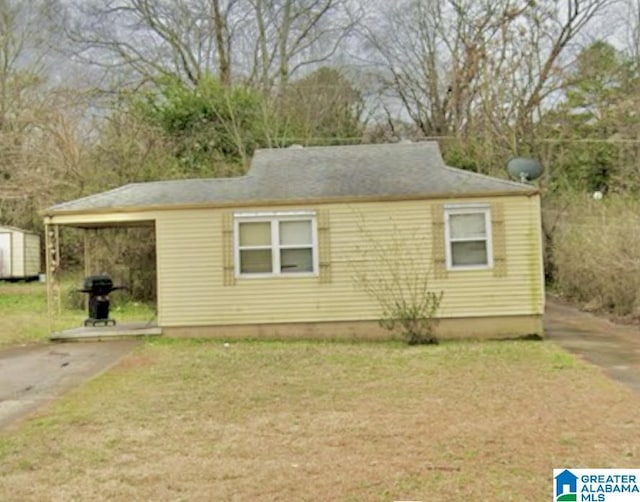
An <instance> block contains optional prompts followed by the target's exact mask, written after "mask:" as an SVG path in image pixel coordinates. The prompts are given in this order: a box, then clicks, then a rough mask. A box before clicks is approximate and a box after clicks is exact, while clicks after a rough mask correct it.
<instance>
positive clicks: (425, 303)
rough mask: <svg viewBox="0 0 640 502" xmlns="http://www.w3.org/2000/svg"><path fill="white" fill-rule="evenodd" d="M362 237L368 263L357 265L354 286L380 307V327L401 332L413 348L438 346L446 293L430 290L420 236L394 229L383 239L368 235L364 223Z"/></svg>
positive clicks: (362, 224) (423, 244)
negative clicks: (414, 346) (441, 307)
mask: <svg viewBox="0 0 640 502" xmlns="http://www.w3.org/2000/svg"><path fill="white" fill-rule="evenodd" d="M361 218H362V216H361ZM360 233H361V235H362V239H361V240H362V242H363V243H365V245H364V246H363V248H362V249H361V250H360V255H361V256H362V257H363V258H364V260H363V261H361V262H358V263H354V270H355V276H354V282H355V284H356V286H357V287H358V288H359V289H361V290H362V291H364V292H365V293H367V295H369V297H370V298H372V299H373V300H375V301H376V302H377V303H378V305H379V306H380V309H381V316H380V320H379V323H380V326H382V327H383V328H384V329H386V330H389V331H391V332H399V333H400V334H401V335H402V337H403V338H404V339H405V340H406V341H407V343H408V344H409V345H418V344H435V343H438V338H437V337H436V334H435V331H434V330H435V327H436V325H437V322H438V319H437V318H436V315H437V313H438V309H439V308H440V303H441V302H442V297H443V292H442V291H440V292H434V291H431V289H430V287H429V279H430V270H429V267H428V264H427V263H426V262H425V257H424V255H423V253H422V250H424V249H426V248H427V246H426V243H425V242H422V241H423V239H420V238H418V237H417V235H419V233H418V232H417V231H415V230H413V231H411V230H410V231H409V232H407V230H405V231H400V230H399V229H398V228H397V227H396V226H394V227H393V229H391V230H390V232H389V234H388V235H387V236H386V238H384V239H382V238H379V237H378V236H375V235H372V234H371V233H370V232H368V231H367V230H366V229H365V225H364V222H361V224H360ZM420 235H421V234H420Z"/></svg>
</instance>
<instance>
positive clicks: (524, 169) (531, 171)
mask: <svg viewBox="0 0 640 502" xmlns="http://www.w3.org/2000/svg"><path fill="white" fill-rule="evenodd" d="M507 171H508V172H509V174H510V175H511V176H512V177H513V178H515V179H517V180H518V181H520V182H522V183H525V182H527V181H533V180H535V179H537V178H539V177H540V175H541V174H542V165H541V164H540V162H538V161H537V160H536V159H531V158H529V157H514V158H512V159H510V160H509V162H507Z"/></svg>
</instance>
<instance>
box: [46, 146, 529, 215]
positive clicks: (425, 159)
mask: <svg viewBox="0 0 640 502" xmlns="http://www.w3.org/2000/svg"><path fill="white" fill-rule="evenodd" d="M533 191H535V188H534V187H532V186H530V185H525V184H521V183H515V182H512V181H506V180H501V179H497V178H491V177H489V176H484V175H480V174H476V173H472V172H469V171H464V170H461V169H456V168H453V167H448V166H446V165H445V164H444V162H443V160H442V156H441V155H440V149H439V148H438V145H437V143H435V142H422V143H395V144H376V145H351V146H330V147H305V148H301V147H299V148H295V147H293V148H282V149H268V150H257V151H256V153H255V155H254V157H253V161H252V165H251V169H250V170H249V172H248V174H247V175H246V176H241V177H236V178H212V179H190V180H173V181H154V182H148V183H132V184H129V185H124V186H122V187H120V188H116V189H114V190H109V191H107V192H102V193H98V194H95V195H90V196H88V197H83V198H81V199H76V200H73V201H70V202H64V203H61V204H57V205H55V206H52V207H50V208H48V209H47V210H46V211H45V214H54V213H62V212H67V211H74V212H75V211H82V212H91V211H92V210H100V211H103V210H106V209H126V208H127V207H131V208H133V207H136V208H140V207H154V206H171V205H198V204H208V205H211V204H213V205H215V204H220V205H224V204H229V203H247V204H250V203H255V202H260V201H269V202H271V201H273V202H274V203H277V202H278V201H282V202H285V201H301V200H318V199H357V198H378V197H379V198H381V199H384V198H400V197H406V198H411V197H427V196H438V195H439V194H443V195H447V196H451V195H461V196H464V195H465V194H482V193H492V194H495V193H514V194H515V193H530V192H533Z"/></svg>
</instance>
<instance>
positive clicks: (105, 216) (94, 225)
mask: <svg viewBox="0 0 640 502" xmlns="http://www.w3.org/2000/svg"><path fill="white" fill-rule="evenodd" d="M82 200H83V199H79V201H82ZM65 206H66V204H59V205H57V206H53V207H52V208H49V209H47V210H45V211H44V212H43V213H42V214H43V217H44V226H45V260H46V285H47V313H48V324H49V337H50V339H51V340H55V341H71V340H100V339H108V338H121V337H138V336H139V337H143V336H157V335H160V334H162V330H161V329H160V328H159V327H158V326H157V324H156V321H155V319H153V320H149V321H147V322H144V321H127V320H126V319H124V320H123V321H122V322H120V321H118V323H117V324H116V325H115V326H81V327H74V328H71V329H64V330H60V331H57V326H58V324H59V323H58V322H57V321H58V319H59V317H60V315H61V312H62V288H61V274H62V271H63V263H62V254H61V228H63V227H67V228H74V229H79V230H81V231H82V234H83V235H82V239H83V245H82V247H83V252H84V253H83V254H84V256H83V266H84V275H85V276H88V275H92V274H96V273H98V272H101V271H99V270H96V264H95V263H94V262H95V260H94V259H93V255H92V253H91V248H92V243H94V242H95V241H96V240H97V239H98V238H99V235H100V232H101V231H104V230H105V229H112V230H113V229H128V228H146V229H150V230H152V231H153V232H155V219H154V218H153V217H152V216H151V215H148V217H146V216H145V215H143V216H141V215H140V214H136V215H132V214H127V213H112V212H100V211H98V212H95V211H92V212H91V214H89V213H88V212H86V211H73V210H72V211H64V210H63V209H64V207H65ZM107 245H108V243H107ZM153 266H154V267H155V266H156V265H155V263H154V264H153ZM156 270H157V269H156Z"/></svg>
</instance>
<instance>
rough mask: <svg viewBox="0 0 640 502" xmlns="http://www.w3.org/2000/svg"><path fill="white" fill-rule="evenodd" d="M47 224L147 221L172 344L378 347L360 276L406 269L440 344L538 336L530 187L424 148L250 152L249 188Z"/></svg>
mask: <svg viewBox="0 0 640 502" xmlns="http://www.w3.org/2000/svg"><path fill="white" fill-rule="evenodd" d="M43 216H44V220H45V224H46V226H47V235H48V236H51V238H53V236H55V235H57V230H58V226H60V225H70V226H76V227H82V228H99V227H104V226H114V225H116V226H117V225H130V224H138V223H143V224H144V223H146V224H149V225H153V226H154V227H155V233H156V260H157V263H156V274H157V323H158V326H159V327H160V328H162V330H163V333H164V334H166V335H169V336H209V335H211V336H218V337H233V336H241V337H262V336H265V337H287V336H294V337H314V336H319V337H329V338H333V337H341V336H347V337H351V336H353V337H367V338H372V337H388V336H389V334H388V333H387V332H386V331H384V330H383V329H382V328H381V327H380V326H379V325H378V319H379V318H380V316H381V309H380V305H379V303H378V302H377V301H376V300H375V299H374V298H373V297H372V296H371V295H370V294H368V293H367V291H365V289H366V288H363V287H361V284H360V282H359V280H358V277H363V276H364V277H369V278H370V280H372V281H373V280H378V279H379V278H380V277H384V276H385V274H386V275H387V279H389V274H394V273H397V271H398V270H404V273H405V274H406V273H407V270H406V268H407V267H410V270H409V271H408V276H411V277H413V278H416V277H417V278H428V281H429V282H428V286H429V289H430V290H432V291H436V292H437V291H442V292H443V299H442V303H441V306H440V309H439V311H438V314H437V317H438V318H439V320H440V321H439V323H438V326H437V331H438V334H439V336H441V337H496V338H497V337H515V336H525V335H534V334H535V335H542V333H543V327H542V315H543V311H544V285H543V280H544V279H543V265H542V239H541V221H540V195H539V191H538V189H537V188H536V187H534V186H532V185H528V184H522V183H516V182H512V181H507V180H502V179H497V178H492V177H488V176H484V175H480V174H476V173H473V172H469V171H465V170H461V169H456V168H453V167H449V166H447V165H445V163H444V162H443V159H442V157H441V154H440V150H439V148H438V145H437V143H435V142H419V143H397V144H375V145H357V146H330V147H290V148H282V149H264V150H258V151H256V152H255V155H254V157H253V160H252V164H251V167H250V169H249V171H248V173H247V175H245V176H241V177H234V178H217V179H189V180H175V181H157V182H148V183H132V184H128V185H125V186H122V187H120V188H116V189H114V190H109V191H107V192H103V193H99V194H96V195H91V196H88V197H84V198H81V199H77V200H73V201H70V202H65V203H61V204H57V205H55V206H52V207H49V208H48V209H46V210H45V211H44V212H43ZM54 228H55V229H56V231H55V232H54V231H53V229H54ZM48 248H49V249H56V244H54V245H51V244H49V245H48ZM381 250H382V251H381ZM381 253H382V254H381ZM384 253H386V255H384ZM52 261H53V263H54V268H55V257H54V259H52ZM397 267H400V268H397ZM402 267H405V268H404V269H402ZM49 272H51V269H50V268H49V267H48V273H49ZM400 278H401V280H402V281H404V280H405V276H402V277H400ZM391 280H393V278H391Z"/></svg>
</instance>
